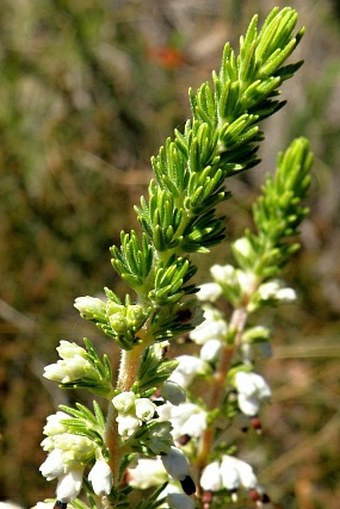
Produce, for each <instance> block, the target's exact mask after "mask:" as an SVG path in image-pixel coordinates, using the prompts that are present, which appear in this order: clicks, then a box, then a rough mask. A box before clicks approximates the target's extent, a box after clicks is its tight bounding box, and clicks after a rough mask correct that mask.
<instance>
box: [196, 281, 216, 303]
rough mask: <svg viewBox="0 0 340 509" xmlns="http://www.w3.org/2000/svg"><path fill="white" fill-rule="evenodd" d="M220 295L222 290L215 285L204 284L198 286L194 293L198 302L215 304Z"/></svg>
mask: <svg viewBox="0 0 340 509" xmlns="http://www.w3.org/2000/svg"><path fill="white" fill-rule="evenodd" d="M221 294H222V288H221V286H220V285H219V284H217V283H205V284H203V285H201V286H199V290H198V292H197V293H196V297H197V298H198V300H200V301H203V302H206V301H209V302H215V300H217V299H218V298H219V297H220V296H221Z"/></svg>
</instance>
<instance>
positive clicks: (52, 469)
mask: <svg viewBox="0 0 340 509" xmlns="http://www.w3.org/2000/svg"><path fill="white" fill-rule="evenodd" d="M39 470H40V472H41V474H42V475H43V476H44V477H46V479H47V480H48V481H52V480H53V479H56V477H58V476H60V475H61V474H62V473H64V458H63V453H62V451H61V450H60V449H53V451H51V452H50V453H49V455H48V456H47V458H46V459H45V461H44V462H43V463H42V464H41V465H40V467H39Z"/></svg>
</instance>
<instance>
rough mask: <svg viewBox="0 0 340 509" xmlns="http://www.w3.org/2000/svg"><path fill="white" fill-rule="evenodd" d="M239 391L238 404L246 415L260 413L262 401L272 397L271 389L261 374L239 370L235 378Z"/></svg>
mask: <svg viewBox="0 0 340 509" xmlns="http://www.w3.org/2000/svg"><path fill="white" fill-rule="evenodd" d="M234 383H235V387H236V390H237V392H238V405H239V408H240V410H241V412H243V413H244V414H245V415H249V416H255V415H257V414H258V412H259V409H260V405H261V402H262V401H263V400H266V399H268V398H270V396H271V390H270V387H269V385H268V384H267V382H266V381H265V380H264V378H263V377H262V376H261V375H258V374H257V373H250V372H245V371H238V372H237V373H236V375H235V379H234Z"/></svg>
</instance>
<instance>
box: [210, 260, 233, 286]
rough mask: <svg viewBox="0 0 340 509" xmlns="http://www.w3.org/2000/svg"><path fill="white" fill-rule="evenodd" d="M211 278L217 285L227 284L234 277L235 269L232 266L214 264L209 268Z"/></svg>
mask: <svg viewBox="0 0 340 509" xmlns="http://www.w3.org/2000/svg"><path fill="white" fill-rule="evenodd" d="M210 272H211V275H212V277H213V278H214V280H215V281H216V282H217V283H221V284H228V283H230V281H231V280H233V279H234V276H235V267H233V266H232V265H229V264H227V265H218V264H215V265H213V266H212V267H211V268H210Z"/></svg>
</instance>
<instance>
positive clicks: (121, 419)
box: [116, 414, 142, 438]
mask: <svg viewBox="0 0 340 509" xmlns="http://www.w3.org/2000/svg"><path fill="white" fill-rule="evenodd" d="M116 421H117V423H118V433H119V434H120V435H121V436H122V437H123V438H128V437H131V435H133V434H134V432H135V431H136V430H137V429H138V428H139V427H140V426H141V425H142V421H141V420H140V419H138V418H137V417H135V416H133V415H129V414H126V415H124V414H120V415H118V416H117V418H116Z"/></svg>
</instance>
